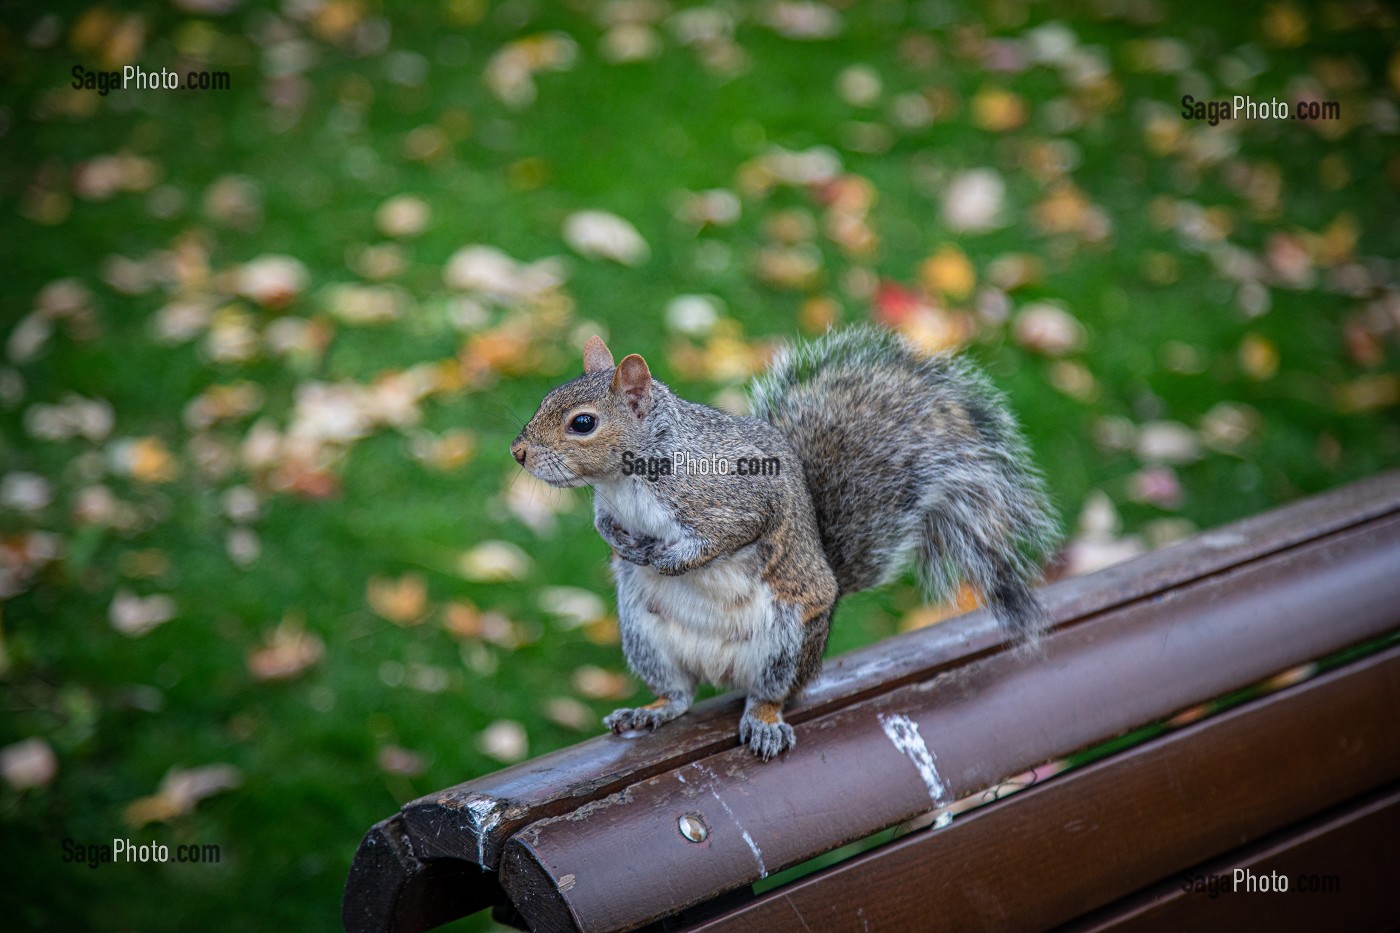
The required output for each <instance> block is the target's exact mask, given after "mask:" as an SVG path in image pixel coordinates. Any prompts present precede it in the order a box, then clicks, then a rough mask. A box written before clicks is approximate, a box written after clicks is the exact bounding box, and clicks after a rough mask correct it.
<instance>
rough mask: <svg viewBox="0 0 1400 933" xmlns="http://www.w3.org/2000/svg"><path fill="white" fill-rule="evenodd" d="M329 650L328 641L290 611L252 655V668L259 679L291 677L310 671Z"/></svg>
mask: <svg viewBox="0 0 1400 933" xmlns="http://www.w3.org/2000/svg"><path fill="white" fill-rule="evenodd" d="M324 653H325V643H324V642H323V641H321V639H320V637H319V636H317V635H316V634H315V633H314V632H308V631H306V630H305V624H304V622H303V621H302V619H301V618H300V617H299V616H297V615H295V614H288V615H287V616H286V617H285V618H283V620H282V622H281V624H279V625H278V626H277V627H276V628H275V629H273V630H272V632H270V633H269V634H268V636H267V637H266V638H265V639H264V642H263V647H262V648H258V649H256V650H254V651H252V652H251V653H250V654H249V655H248V671H249V673H251V674H252V675H253V678H254V679H255V680H263V681H269V680H290V679H291V678H293V677H296V676H297V675H299V674H301V673H302V672H304V671H306V670H307V669H308V668H310V667H311V666H312V665H314V664H315V663H316V662H317V661H319V660H321V655H322V654H324Z"/></svg>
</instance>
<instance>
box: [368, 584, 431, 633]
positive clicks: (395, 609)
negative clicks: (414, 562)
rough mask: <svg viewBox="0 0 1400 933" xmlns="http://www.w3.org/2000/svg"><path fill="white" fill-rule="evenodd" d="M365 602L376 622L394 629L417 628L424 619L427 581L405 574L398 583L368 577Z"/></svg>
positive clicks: (426, 601)
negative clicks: (403, 627) (397, 626)
mask: <svg viewBox="0 0 1400 933" xmlns="http://www.w3.org/2000/svg"><path fill="white" fill-rule="evenodd" d="M365 598H366V599H367V600H368V601H369V607H370V609H372V610H373V611H374V613H375V614H376V615H378V616H379V617H380V618H383V619H388V620H389V621H390V622H393V623H394V624H395V625H403V626H409V625H417V624H419V623H420V622H422V621H423V620H424V618H425V611H426V609H427V606H428V581H427V580H425V579H423V575H422V574H417V573H406V574H404V575H403V576H401V577H399V578H398V579H390V578H388V577H370V579H369V583H368V584H366V587H365Z"/></svg>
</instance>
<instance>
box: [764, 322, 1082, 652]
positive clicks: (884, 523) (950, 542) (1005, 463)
mask: <svg viewBox="0 0 1400 933" xmlns="http://www.w3.org/2000/svg"><path fill="white" fill-rule="evenodd" d="M752 396H753V408H754V413H755V414H756V415H758V416H759V417H762V418H764V419H766V420H767V421H769V422H770V423H771V424H773V425H774V426H775V427H777V428H778V429H779V430H780V431H782V432H783V434H784V435H785V436H786V437H787V439H788V441H789V442H790V443H791V444H792V445H793V446H794V447H795V448H796V450H797V453H798V456H799V458H800V459H801V461H802V466H803V469H804V471H805V473H806V477H807V486H808V488H809V489H810V490H811V492H812V499H813V502H814V504H815V506H816V513H817V523H818V525H819V527H820V529H821V535H822V544H823V547H824V549H825V551H826V555H827V559H828V560H829V561H830V562H831V566H832V569H833V570H834V571H835V573H836V580H837V582H838V583H839V584H840V587H841V592H842V594H843V595H844V594H846V593H853V592H856V591H858V590H863V589H868V588H869V587H872V586H876V585H878V584H880V583H883V582H885V581H887V580H888V579H890V578H891V577H893V576H894V575H896V574H897V573H898V572H899V570H900V569H901V567H902V566H903V564H904V562H905V560H906V559H907V558H908V556H909V555H910V554H911V553H912V554H914V555H916V559H917V561H918V570H919V575H920V578H921V580H922V581H923V583H924V584H925V585H926V588H927V589H928V591H929V595H930V596H931V597H946V596H948V595H949V594H950V592H951V590H952V588H953V587H954V586H955V585H956V582H957V581H958V580H959V579H961V580H965V581H967V582H968V583H970V584H971V585H972V586H974V587H975V588H976V589H977V590H978V591H980V593H981V594H982V597H983V599H984V600H985V602H986V603H987V604H988V605H989V606H990V607H991V608H992V610H993V612H994V613H995V614H996V616H997V618H998V619H999V620H1000V621H1001V623H1002V624H1003V625H1004V626H1006V627H1007V628H1008V629H1010V630H1011V631H1013V632H1015V633H1017V634H1019V635H1023V636H1026V637H1029V638H1034V637H1035V636H1036V635H1037V634H1039V632H1040V631H1041V630H1042V629H1043V628H1044V625H1045V613H1044V610H1043V609H1042V608H1041V606H1040V602H1039V600H1037V599H1036V596H1035V593H1034V592H1033V590H1032V586H1033V585H1034V583H1035V581H1036V580H1037V579H1038V578H1039V574H1040V565H1041V562H1042V561H1043V560H1044V558H1045V556H1046V555H1047V554H1048V552H1049V551H1050V550H1051V549H1052V548H1053V547H1054V545H1055V543H1056V541H1057V540H1058V529H1057V527H1056V522H1055V519H1054V517H1053V515H1052V514H1051V510H1050V507H1049V504H1048V502H1047V500H1046V496H1045V489H1044V484H1043V482H1042V480H1041V477H1040V474H1039V473H1038V472H1037V470H1036V469H1035V467H1034V466H1033V465H1032V464H1031V462H1030V456H1029V452H1028V450H1027V448H1026V443H1025V440H1024V439H1023V438H1022V436H1021V432H1020V429H1019V428H1018V427H1017V425H1016V421H1015V419H1014V418H1013V417H1012V416H1011V413H1010V412H1009V411H1008V410H1007V407H1006V403H1005V401H1004V399H1003V397H1002V395H1001V393H1000V392H998V391H997V390H996V389H995V388H994V387H993V386H992V385H991V383H990V382H989V381H988V380H987V377H986V376H985V375H983V374H982V372H981V371H980V370H979V369H977V368H976V367H975V366H974V365H973V364H972V363H970V362H969V361H967V360H966V359H964V358H962V357H959V356H954V355H951V354H949V355H937V356H933V357H924V356H921V355H919V354H918V353H917V352H916V351H914V350H913V349H912V348H911V347H910V346H909V345H908V344H907V343H906V342H905V341H904V340H903V339H902V338H901V337H899V336H898V335H897V334H895V333H893V332H891V331H888V330H885V329H883V328H878V327H874V326H863V327H854V328H847V329H843V330H839V331H831V332H829V333H827V334H826V335H825V336H824V337H821V338H820V339H818V340H815V341H812V342H810V343H806V344H802V345H799V346H796V347H791V348H789V349H787V350H785V351H783V353H782V354H780V355H779V357H778V359H777V360H776V361H775V363H774V365H773V366H772V367H771V368H770V369H769V371H768V372H767V373H766V374H764V375H763V376H761V377H760V378H759V379H758V380H756V381H755V383H754V385H753V387H752Z"/></svg>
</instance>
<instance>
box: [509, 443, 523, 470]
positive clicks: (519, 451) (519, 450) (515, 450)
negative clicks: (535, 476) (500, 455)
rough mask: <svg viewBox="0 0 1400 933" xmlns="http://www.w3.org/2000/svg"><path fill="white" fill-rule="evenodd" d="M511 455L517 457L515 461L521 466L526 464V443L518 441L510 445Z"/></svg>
mask: <svg viewBox="0 0 1400 933" xmlns="http://www.w3.org/2000/svg"><path fill="white" fill-rule="evenodd" d="M510 455H511V456H512V457H514V458H515V462H516V463H518V464H520V465H521V466H524V465H525V443H524V442H523V441H516V442H515V443H513V444H511V445H510Z"/></svg>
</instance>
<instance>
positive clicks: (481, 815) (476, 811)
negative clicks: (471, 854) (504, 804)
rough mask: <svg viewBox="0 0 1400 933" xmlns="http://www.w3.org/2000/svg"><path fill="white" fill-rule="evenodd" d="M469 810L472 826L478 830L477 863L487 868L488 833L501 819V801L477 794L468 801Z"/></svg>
mask: <svg viewBox="0 0 1400 933" xmlns="http://www.w3.org/2000/svg"><path fill="white" fill-rule="evenodd" d="M467 812H468V813H470V814H471V821H472V828H473V829H475V830H476V863H477V864H478V865H480V866H481V867H482V868H485V867H486V834H487V833H489V832H491V830H493V829H495V828H496V824H497V823H499V822H500V821H501V805H500V801H498V800H494V799H492V798H491V797H483V796H481V795H479V794H476V795H473V796H472V798H471V799H470V800H468V801H467Z"/></svg>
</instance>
